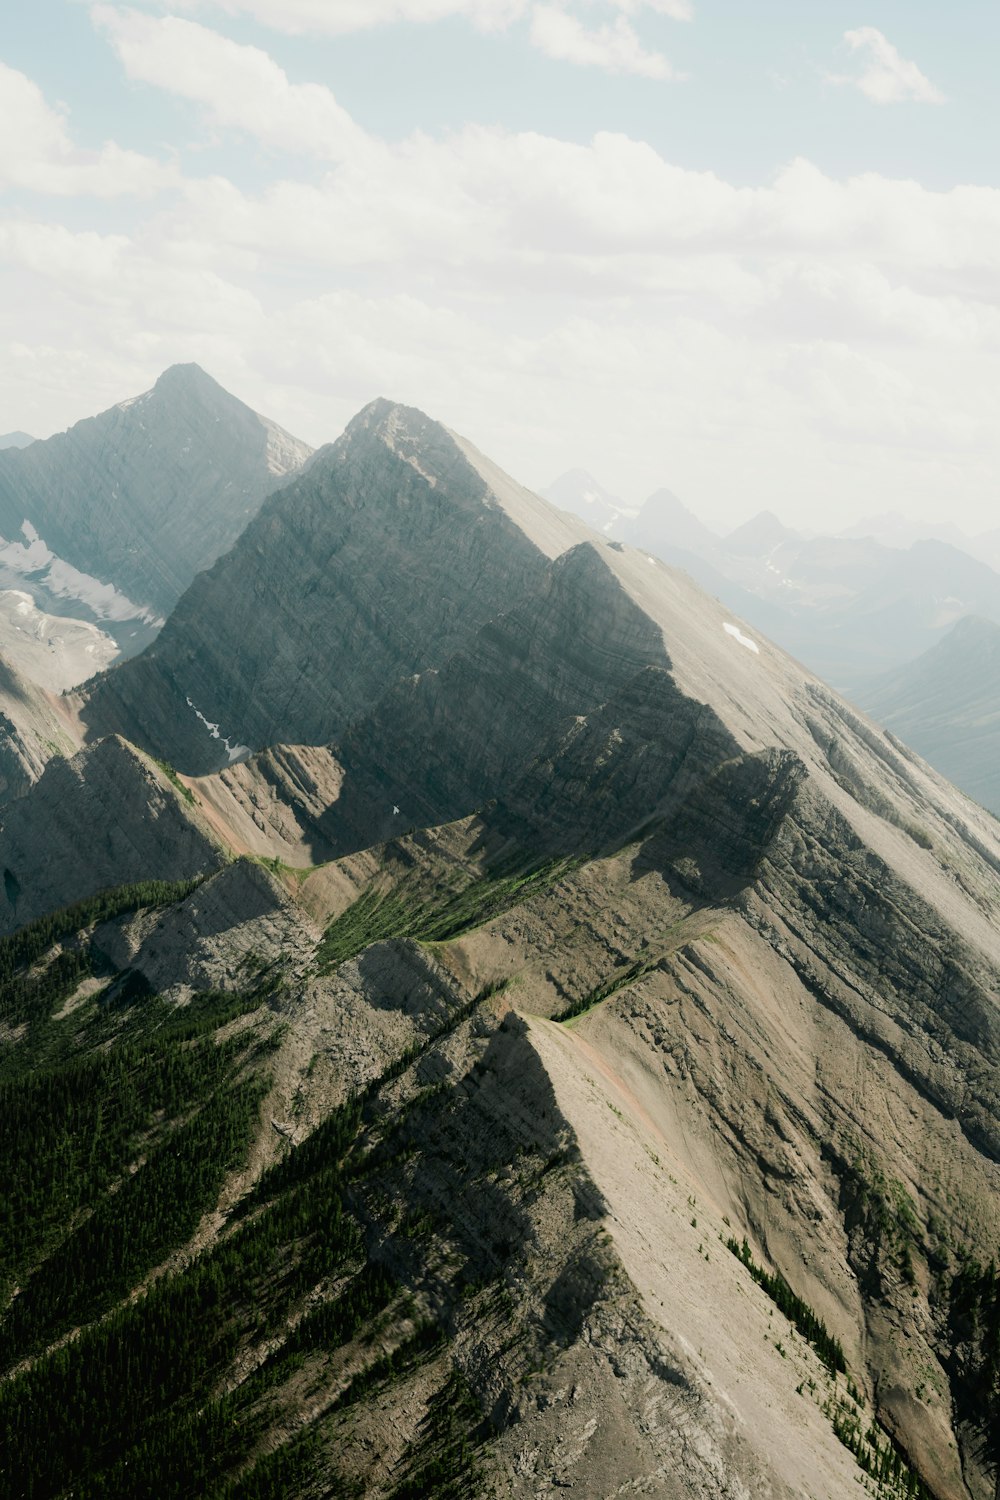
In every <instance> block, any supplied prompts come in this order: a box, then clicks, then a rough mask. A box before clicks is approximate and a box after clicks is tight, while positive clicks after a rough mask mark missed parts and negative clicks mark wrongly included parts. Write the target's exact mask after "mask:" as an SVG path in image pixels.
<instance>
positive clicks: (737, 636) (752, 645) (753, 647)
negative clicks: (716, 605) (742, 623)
mask: <svg viewBox="0 0 1000 1500" xmlns="http://www.w3.org/2000/svg"><path fill="white" fill-rule="evenodd" d="M722 628H723V630H724V631H725V632H726V634H727V635H731V636H732V638H733V640H734V641H739V643H740V645H741V646H745V647H746V648H747V650H748V651H752V652H753V653H754V655H755V656H759V655H760V647H759V646H758V644H757V642H756V641H752V640H751V639H750V637H749V636H748V635H744V634H743V632H742V630H741V629H740V627H739V626H738V625H729V624H726V625H723V627H722Z"/></svg>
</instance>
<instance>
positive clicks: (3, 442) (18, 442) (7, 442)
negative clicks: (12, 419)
mask: <svg viewBox="0 0 1000 1500" xmlns="http://www.w3.org/2000/svg"><path fill="white" fill-rule="evenodd" d="M34 441H35V439H34V438H33V437H32V436H31V435H30V433H27V432H5V433H2V434H0V448H27V446H28V444H29V443H33V442H34Z"/></svg>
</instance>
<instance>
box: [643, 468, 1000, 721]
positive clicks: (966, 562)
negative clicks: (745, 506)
mask: <svg viewBox="0 0 1000 1500" xmlns="http://www.w3.org/2000/svg"><path fill="white" fill-rule="evenodd" d="M859 529H860V528H859ZM615 534H616V535H619V536H620V537H621V538H622V540H625V541H628V542H630V543H631V544H632V545H633V546H636V547H641V548H644V549H646V550H647V551H649V552H651V553H653V554H654V555H655V556H657V557H661V558H663V559H664V561H666V562H668V563H671V564H672V565H674V566H676V567H682V568H685V569H686V570H687V571H688V572H690V573H691V575H692V576H693V577H695V578H697V580H698V582H699V583H701V585H702V586H703V587H704V588H707V589H709V590H710V592H712V593H713V594H715V595H716V596H717V597H718V598H719V599H721V600H723V602H725V603H726V604H727V605H728V606H729V607H730V608H731V609H733V610H735V611H737V612H738V613H739V614H740V615H741V616H742V617H743V618H744V619H746V620H748V621H749V622H750V623H751V624H753V625H755V626H756V627H757V628H758V629H760V630H763V631H765V632H766V633H767V634H768V635H769V636H770V637H771V639H773V640H775V641H776V642H777V643H778V644H779V645H781V646H783V647H784V648H785V650H787V651H789V652H790V653H791V654H792V655H793V656H795V657H797V658H798V659H799V660H801V661H803V662H804V663H805V664H806V665H807V666H809V667H810V668H811V669H812V670H813V671H814V672H816V673H818V674H819V675H820V676H821V677H823V678H824V679H825V680H827V681H828V682H831V683H833V685H834V686H835V687H837V688H839V689H840V690H841V691H844V692H848V693H856V692H857V693H860V692H862V691H863V690H864V686H865V684H866V683H867V682H869V681H870V680H871V679H872V678H873V677H876V676H878V675H879V674H880V673H883V672H886V671H889V670H892V669H894V668H896V667H899V666H902V665H903V664H904V663H905V662H907V661H911V660H913V659H915V658H916V657H917V656H919V655H920V654H921V653H922V652H924V651H926V650H928V649H929V648H930V647H931V646H933V645H934V644H935V643H936V642H937V641H939V640H941V638H942V637H943V635H944V634H945V633H946V632H947V631H948V630H949V629H950V628H951V626H952V625H953V624H954V623H955V622H956V620H959V619H961V618H962V617H963V616H964V615H967V614H979V615H983V616H985V617H987V618H990V619H993V620H995V621H997V622H998V623H1000V574H998V573H997V572H995V571H994V569H993V568H992V567H990V566H989V565H988V563H987V562H985V561H983V560H982V558H980V557H973V556H970V554H969V553H968V552H966V551H965V550H963V549H962V548H960V547H958V546H954V545H952V544H951V543H950V542H947V541H944V540H937V539H933V538H928V539H924V540H920V541H914V542H912V544H910V545H908V546H907V547H906V548H905V549H904V548H902V547H899V546H893V545H888V544H887V543H886V542H884V541H882V540H879V539H877V538H876V537H874V536H872V535H869V534H867V532H866V533H865V534H860V535H856V536H855V535H848V534H842V535H840V536H802V535H799V534H798V533H797V532H795V531H792V530H791V529H790V528H789V527H787V526H785V525H784V524H783V523H782V522H781V521H780V520H779V519H778V517H777V516H775V515H773V514H772V513H771V512H769V511H762V512H761V513H760V514H759V515H757V516H755V517H753V518H751V519H750V520H749V521H747V522H745V523H744V524H743V525H742V526H740V527H737V528H736V530H735V531H733V532H732V533H730V534H729V535H728V536H726V537H719V536H717V535H715V534H714V533H713V532H712V531H710V530H709V529H708V528H707V527H706V526H704V525H703V524H702V523H701V522H700V521H699V520H698V519H697V517H695V516H694V515H693V514H692V512H691V511H689V510H688V509H687V507H685V506H684V505H682V504H681V502H680V501H678V500H677V498H676V496H674V495H672V494H671V493H670V491H668V490H661V491H658V492H657V493H656V494H655V495H653V496H651V497H650V499H649V500H648V501H647V502H646V504H645V505H644V506H643V507H642V508H641V510H640V511H639V513H638V515H637V516H636V517H635V518H634V519H633V520H631V521H628V522H625V523H622V524H621V525H620V526H617V527H616V528H615ZM986 550H987V551H988V549H986Z"/></svg>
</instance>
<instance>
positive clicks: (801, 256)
mask: <svg viewBox="0 0 1000 1500" xmlns="http://www.w3.org/2000/svg"><path fill="white" fill-rule="evenodd" d="M110 14H111V17H112V19H111V20H108V19H107V15H108V13H107V12H105V24H106V25H109V26H111V27H112V28H113V27H115V26H116V25H118V22H117V20H115V19H114V18H115V17H117V16H118V15H119V14H120V13H118V12H112V13H110ZM147 20H148V24H147V22H143V25H142V26H141V27H139V26H138V25H137V24H135V23H133V21H132V20H127V21H123V22H122V24H121V26H120V27H119V30H118V31H117V32H114V31H112V34H113V35H114V36H115V37H116V45H120V46H121V49H122V50H121V56H122V57H123V59H124V60H125V61H126V62H127V64H128V66H129V68H130V70H131V71H132V74H133V76H135V77H143V78H145V79H147V81H149V82H151V83H155V84H156V85H157V86H158V87H162V88H164V89H169V90H171V91H172V92H173V94H174V95H175V96H176V97H177V98H178V99H180V100H182V101H185V102H186V104H187V105H188V106H192V107H193V108H192V111H191V113H192V116H193V118H194V119H195V121H197V119H198V117H199V115H200V114H201V113H202V112H203V111H208V112H209V113H210V115H211V118H212V120H213V121H223V122H225V123H227V124H228V125H229V126H231V127H232V128H234V129H238V130H240V131H241V132H244V133H246V134H248V135H251V134H252V135H253V137H254V139H258V140H260V141H261V142H264V143H265V144H267V145H271V146H275V145H280V146H282V147H287V148H288V149H290V150H295V151H297V152H299V154H300V155H302V154H303V153H304V152H307V151H308V152H309V153H310V154H309V159H308V161H307V162H304V163H303V165H302V166H301V167H299V166H298V164H296V165H295V166H294V167H289V166H288V164H287V162H286V161H285V160H284V159H282V161H281V165H280V168H278V169H275V171H276V172H277V173H279V174H280V175H277V176H275V175H273V174H272V180H271V181H269V182H267V183H266V185H265V186H264V187H262V188H261V189H260V190H256V191H251V190H249V189H247V188H246V187H241V186H238V185H237V184H236V183H234V182H231V181H229V180H227V179H225V178H222V177H208V178H202V179H188V180H186V181H185V182H183V183H182V184H181V186H180V191H179V192H171V193H170V194H164V195H163V196H162V197H161V198H160V199H159V200H157V201H156V202H155V203H154V205H153V206H152V209H149V208H147V207H146V206H144V205H139V206H138V207H137V209H135V210H134V211H132V212H131V214H130V215H129V214H121V215H119V216H116V222H115V227H116V230H118V231H119V232H117V233H115V234H103V235H102V234H97V233H94V232H93V230H91V229H85V228H83V227H81V228H80V229H78V230H76V231H72V230H70V229H69V228H67V227H64V226H58V225H55V226H54V225H51V224H44V223H38V222H34V221H33V220H31V219H30V218H28V217H27V216H24V217H18V216H16V215H12V216H9V217H8V219H7V221H6V222H5V224H4V227H3V230H2V232H0V271H2V272H3V275H4V279H5V282H6V283H7V284H8V285H9V287H10V290H9V292H8V293H7V295H6V298H5V308H4V313H5V320H4V321H5V329H6V333H5V339H6V342H4V343H3V344H2V345H0V348H2V355H3V357H2V358H0V409H3V410H4V411H6V412H7V417H6V419H5V423H4V425H5V426H8V427H17V426H20V427H24V428H25V429H26V430H28V431H32V430H37V431H42V432H45V431H47V430H51V426H52V424H53V423H54V422H56V421H69V420H71V419H75V418H76V417H78V416H80V415H82V414H83V413H84V412H85V411H86V410H88V409H96V408H97V407H98V406H99V405H100V404H102V403H103V404H110V403H111V402H112V401H114V400H119V399H121V398H122V397H123V396H125V395H128V394H129V393H134V392H136V391H139V390H143V389H146V388H147V387H148V386H149V385H150V384H151V382H152V380H153V378H155V376H156V374H157V373H158V371H159V370H160V369H162V368H163V367H165V366H166V365H167V364H170V363H172V362H174V361H177V360H182V359H196V360H198V361H199V362H200V363H202V364H203V365H205V367H206V368H208V369H209V370H210V371H211V372H212V373H213V374H214V375H215V376H216V377H217V378H218V379H220V380H222V381H223V383H224V384H226V385H228V386H229V387H230V389H233V390H234V391H236V393H237V394H238V395H240V396H242V397H243V398H244V399H247V400H249V401H251V403H252V404H254V405H256V406H257V407H258V408H259V409H261V410H264V411H267V412H268V413H269V414H270V415H273V416H274V417H275V418H276V419H277V420H279V421H281V422H283V423H284V424H285V425H286V426H288V427H289V428H290V429H291V430H292V431H300V432H301V434H302V436H304V437H306V438H308V439H310V440H312V441H316V442H320V441H325V440H328V439H331V438H333V437H335V436H336V435H337V433H338V431H339V430H340V428H341V427H342V426H343V424H344V423H345V422H346V421H347V420H348V419H349V417H350V416H351V415H352V414H353V413H354V411H355V410H357V409H358V408H359V407H360V406H361V405H362V404H363V403H364V402H365V401H366V400H367V399H369V398H370V397H372V396H374V395H376V394H379V393H382V394H387V395H390V396H395V397H397V398H399V399H403V400H407V401H410V402H412V403H414V404H416V405H419V406H422V407H423V408H424V409H425V410H428V411H430V412H431V413H432V414H433V415H435V416H438V417H440V418H441V419H442V420H445V421H447V422H448V423H449V424H450V425H452V426H454V427H456V428H458V429H459V430H463V431H467V432H468V434H469V436H470V437H471V438H472V439H473V440H474V441H476V442H477V443H478V444H479V445H480V446H481V447H483V448H484V449H485V450H486V451H488V452H491V453H492V454H493V455H494V456H495V457H496V458H497V459H498V460H499V461H500V462H502V463H504V464H505V465H506V466H507V467H508V468H510V469H511V470H512V471H513V472H514V473H516V474H517V475H518V476H519V477H520V478H522V479H524V480H525V481H527V482H529V483H534V484H543V483H546V482H547V481H548V480H549V479H550V478H551V476H552V474H554V473H556V472H559V470H560V469H564V468H566V467H568V466H570V464H574V463H579V464H582V465H584V466H585V467H588V468H590V469H591V470H592V471H594V472H596V473H598V474H601V473H602V472H603V473H604V474H606V477H607V482H609V483H610V484H612V485H613V486H614V487H615V488H617V489H619V491H622V490H624V491H625V492H627V493H629V494H630V498H635V499H638V498H641V497H642V495H643V493H644V492H648V491H649V490H651V489H653V488H654V487H655V486H657V485H659V484H663V483H668V484H670V485H671V486H672V487H673V488H675V489H677V490H678V491H680V492H681V493H682V494H683V495H684V496H685V498H686V499H688V500H689V501H690V502H691V503H693V504H696V505H707V506H708V508H709V510H711V508H712V506H713V503H714V506H715V508H716V509H717V511H718V513H719V514H720V515H721V514H722V513H723V512H726V513H727V515H728V517H729V519H731V521H733V522H735V521H737V520H739V519H742V517H743V516H744V515H745V514H746V513H747V512H748V511H750V510H752V509H755V508H761V507H762V506H764V505H769V506H771V507H772V508H776V509H778V510H779V511H780V512H783V513H786V514H787V517H788V519H789V520H793V521H794V520H797V519H806V520H807V519H808V515H806V516H805V517H804V516H803V510H808V509H811V510H813V511H815V508H816V507H817V506H820V505H829V506H831V507H838V508H839V509H842V508H843V506H844V504H845V501H844V496H845V495H849V496H851V497H852V501H853V503H854V504H855V505H856V507H857V511H858V513H859V514H860V513H863V512H864V511H866V510H867V511H868V512H871V511H875V510H879V509H884V508H885V506H886V504H888V503H890V502H891V499H892V496H893V495H903V494H905V495H906V496H907V497H909V498H910V499H912V500H913V502H914V503H917V501H922V502H923V503H925V505H926V506H927V507H928V508H933V506H934V505H935V504H936V505H937V507H938V509H939V510H941V509H943V508H944V507H945V506H947V507H948V508H949V509H954V510H955V511H956V514H957V512H958V509H959V505H960V503H961V504H964V505H966V506H967V511H966V513H965V516H959V517H958V518H959V519H964V520H966V521H968V522H969V523H970V524H972V525H973V526H974V525H975V520H974V513H975V507H976V506H977V505H980V506H981V507H982V508H983V511H984V512H986V513H987V515H988V514H990V513H991V512H992V509H995V475H996V471H997V469H998V468H1000V432H998V430H997V425H996V421H995V393H996V358H997V353H998V351H1000V191H998V190H996V189H993V188H985V187H978V188H972V187H962V188H955V189H953V190H952V191H950V192H934V191H929V190H927V189H925V188H923V187H921V186H920V185H919V184H918V183H916V182H902V181H892V180H889V179H886V178H885V177H882V176H879V175H877V174H865V175H862V176H858V177H854V178H849V179H838V178H835V177H831V176H829V175H827V174H825V173H824V172H822V171H821V170H819V169H818V168H817V167H815V166H813V165H811V164H810V163H809V162H806V161H801V160H799V161H794V162H792V163H790V164H789V165H788V166H786V167H785V168H783V169H782V170H781V171H780V172H778V173H776V174H775V175H774V177H773V178H772V179H771V180H770V181H768V182H766V183H764V184H763V185H761V186H759V187H756V188H746V187H738V186H736V185H734V184H732V183H730V182H727V181H725V180H724V179H723V178H721V177H719V176H717V175H714V174H712V173H708V172H695V171H689V170H686V169H684V168H681V167H678V166H675V165H674V164H672V163H671V162H670V161H668V160H666V159H665V158H664V157H663V156H662V155H660V154H659V153H658V152H657V151H656V150H654V149H653V148H652V147H651V146H650V145H648V144H645V143H643V142H641V141H635V140H630V139H628V138H626V137H624V136H621V135H615V134H610V133H604V134H600V135H597V136H595V138H594V139H593V140H592V141H590V142H589V143H581V144H576V143H571V142H567V141H561V140H556V139H553V138H552V137H550V136H544V135H541V134H537V133H527V132H523V133H511V132H508V131H504V130H501V129H497V128H484V127H479V126H468V127H466V128H464V129H462V130H459V131H456V132H453V133H450V134H447V135H444V136H442V137H440V138H433V137H430V136H427V135H422V134H416V135H413V136H411V137H409V138H408V139H406V140H404V141H402V142H400V143H386V142H381V141H378V140H376V139H374V138H372V137H369V136H367V135H366V134H365V133H364V132H363V131H361V130H360V129H359V128H358V127H357V126H356V125H355V124H354V122H353V121H351V120H350V119H349V117H347V116H346V115H345V114H344V112H343V111H342V109H341V108H340V106H339V105H338V104H337V102H336V99H335V97H334V95H333V94H332V93H331V92H330V91H329V90H327V89H325V88H323V87H321V86H318V85H308V86H307V85H298V84H292V83H291V82H290V81H289V80H288V79H287V77H286V76H285V74H284V73H283V72H282V71H281V70H280V69H279V68H278V67H277V65H276V64H275V63H274V62H273V61H272V60H271V59H270V58H269V57H268V56H267V55H266V54H265V53H263V52H261V51H259V50H258V49H254V48H251V47H241V46H239V45H237V44H235V43H233V42H231V41H228V40H224V39H222V38H220V37H218V36H216V35H215V34H214V33H212V32H211V31H209V30H208V29H207V28H206V27H204V26H200V25H195V24H193V23H190V22H187V23H181V22H179V21H178V19H177V18H176V17H175V18H170V17H161V18H160V19H159V20H149V19H148V18H147ZM181 24H183V25H184V26H185V27H186V29H184V30H180V31H179V30H178V26H179V25H181ZM130 49H131V50H130ZM247 98H249V99H250V101H251V104H250V105H246V104H244V103H243V101H244V100H245V99H247ZM56 118H57V121H58V117H56ZM185 128H189V127H187V126H185ZM317 143H318V144H317ZM0 149H2V147H0ZM317 152H318V154H319V158H320V162H321V165H320V166H319V167H317V164H316V155H317ZM49 154H50V155H51V151H50V152H49ZM258 165H259V163H258ZM250 180H253V178H251V179H250ZM123 222H126V223H127V227H126V228H124V229H123V228H121V227H120V225H121V223H123ZM25 391H30V392H32V393H34V396H33V399H34V400H35V402H36V403H37V405H36V406H34V407H33V406H30V405H28V406H26V405H25V404H24V402H25V395H24V392H25ZM81 391H85V392H86V395H85V396H81ZM803 497H805V498H803ZM838 513H839V511H838ZM844 519H845V521H847V520H849V519H851V517H850V516H849V515H847V514H845V515H844ZM985 524H987V523H986V522H985V521H984V522H983V525H984V526H985Z"/></svg>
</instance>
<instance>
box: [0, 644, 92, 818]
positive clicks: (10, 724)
mask: <svg viewBox="0 0 1000 1500" xmlns="http://www.w3.org/2000/svg"><path fill="white" fill-rule="evenodd" d="M78 748H79V739H78V735H77V729H76V725H75V722H74V720H73V717H72V715H71V714H70V713H69V712H68V711H67V707H66V705H65V704H64V703H62V702H60V700H59V699H58V698H56V697H54V696H53V695H52V694H51V693H47V692H45V691H44V689H42V688H40V687H37V686H36V685H35V684H34V683H32V682H29V681H28V680H27V679H26V678H24V677H22V676H21V675H20V673H18V672H17V671H15V670H14V668H13V667H12V666H11V665H10V664H9V663H8V662H6V661H4V660H3V659H2V658H0V805H2V804H3V803H4V802H9V801H11V799H12V798H14V797H21V796H23V795H24V793H25V792H26V791H27V790H28V789H29V787H31V786H33V785H34V784H35V782H36V781H37V780H38V778H39V776H41V774H42V771H43V770H44V769H45V767H46V765H47V764H48V762H49V761H50V760H51V759H52V757H53V755H72V754H73V752H74V751H75V750H77V749H78Z"/></svg>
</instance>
